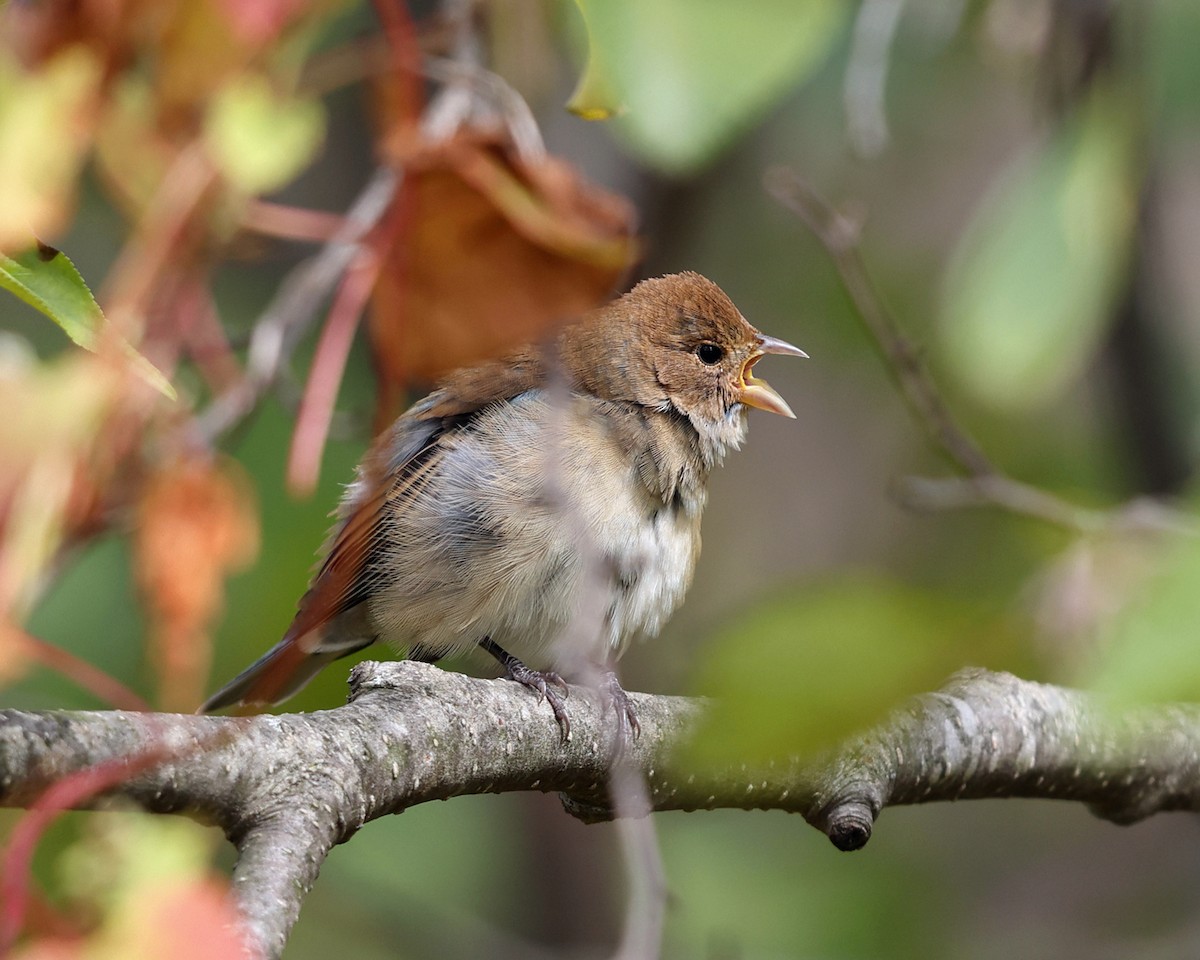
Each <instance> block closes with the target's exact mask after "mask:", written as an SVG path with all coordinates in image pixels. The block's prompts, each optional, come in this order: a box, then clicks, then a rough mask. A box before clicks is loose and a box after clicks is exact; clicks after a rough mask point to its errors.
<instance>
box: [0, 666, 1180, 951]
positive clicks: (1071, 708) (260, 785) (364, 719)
mask: <svg viewBox="0 0 1200 960" xmlns="http://www.w3.org/2000/svg"><path fill="white" fill-rule="evenodd" d="M572 692H573V693H574V694H575V696H573V698H572V700H571V722H572V731H573V733H572V737H571V739H570V740H569V741H568V742H567V743H566V744H562V743H561V742H560V741H559V735H558V728H557V725H556V724H555V723H554V721H553V718H552V717H551V715H550V713H549V712H548V710H546V709H545V707H544V706H543V705H541V704H539V703H538V701H537V700H536V699H535V698H533V697H531V696H530V695H529V692H528V691H526V690H524V689H523V688H520V687H518V686H517V685H516V684H512V683H508V682H505V681H502V680H478V679H474V678H471V677H467V676H464V675H462V674H457V673H449V672H445V671H442V670H439V669H437V668H435V667H431V666H429V665H426V664H421V663H414V662H394V663H370V662H368V663H362V664H360V665H359V666H357V667H356V668H355V669H354V671H353V672H352V674H351V699H350V703H349V704H347V705H346V706H344V707H340V708H338V709H335V710H327V711H321V712H317V713H310V714H285V715H281V716H271V715H263V716H257V717H249V718H225V717H199V716H184V715H164V714H139V713H124V712H41V713H37V712H23V711H17V710H6V711H0V804H3V805H5V806H28V805H30V804H31V803H33V802H34V801H35V800H36V799H37V798H38V796H40V795H41V794H42V792H43V791H45V790H46V789H47V788H48V787H49V786H51V785H52V784H53V783H55V782H56V781H58V780H59V779H61V778H62V777H64V776H67V775H69V774H71V773H73V772H75V771H79V770H81V769H85V768H87V767H90V766H93V765H95V764H97V763H105V762H109V763H111V762H113V761H120V760H121V759H122V758H137V757H139V756H140V755H144V754H145V753H146V752H147V751H152V750H153V751H162V752H164V753H166V754H167V755H168V756H169V759H167V760H165V761H163V762H161V763H159V764H157V765H156V766H153V767H146V766H145V765H144V764H141V765H139V764H137V763H136V762H133V763H131V776H130V777H129V779H128V780H127V781H125V782H124V783H122V784H121V785H120V786H119V787H117V788H116V789H114V790H111V791H109V793H108V794H107V795H108V796H119V797H124V798H127V799H129V800H132V801H134V802H135V803H137V804H139V805H140V806H142V807H144V808H146V809H147V810H151V811H156V812H161V813H175V812H189V813H192V814H194V815H197V816H199V817H200V818H202V819H205V820H207V821H209V822H212V823H215V824H218V825H219V826H221V828H222V829H223V830H224V831H225V834H226V836H228V837H229V839H230V840H231V841H232V842H233V843H234V844H235V845H236V846H237V847H238V850H239V854H240V857H239V861H238V865H237V868H236V870H235V874H234V881H235V886H236V889H237V895H238V898H239V904H240V907H241V910H242V912H243V914H244V915H245V917H246V919H247V924H248V927H249V930H250V932H251V935H252V937H253V938H254V942H255V943H256V944H257V945H258V946H259V947H260V948H261V950H262V952H263V954H264V955H265V956H268V957H277V956H278V955H279V953H280V951H281V950H282V949H283V944H284V942H285V940H286V937H287V934H288V931H289V930H290V929H291V926H292V924H293V923H294V922H295V919H296V916H297V914H298V913H299V909H300V904H301V901H302V900H303V897H304V894H305V893H306V892H307V891H308V889H309V888H310V887H311V885H312V883H313V882H314V880H315V879H316V876H317V872H318V871H319V869H320V865H321V863H322V862H323V860H324V858H325V856H326V854H327V853H328V852H329V850H330V849H331V848H332V847H333V846H334V845H335V844H337V843H341V842H344V841H345V840H347V839H349V838H350V837H351V836H352V835H353V834H354V833H355V831H357V830H358V829H359V827H361V826H362V825H363V824H365V823H367V822H368V821H370V820H373V819H375V818H377V817H381V816H384V815H387V814H391V813H396V812H398V811H400V810H403V809H405V808H407V807H410V806H413V805H415V804H418V803H423V802H425V801H427V800H434V799H445V798H448V797H453V796H462V795H467V794H478V793H491V792H497V793H498V792H503V791H511V790H541V791H546V792H549V791H556V792H559V793H562V794H563V795H564V805H565V806H566V808H567V810H568V811H569V812H571V813H572V814H573V815H575V816H577V817H580V818H582V819H585V820H599V819H605V818H606V817H608V816H609V813H608V811H609V805H608V797H607V792H606V784H607V781H608V777H609V758H610V756H611V743H610V739H611V730H610V729H609V727H610V724H609V723H608V720H609V718H608V717H607V716H606V715H605V711H604V708H603V706H602V705H601V704H599V703H598V702H597V701H596V699H595V698H593V697H591V696H590V695H589V694H588V692H587V691H584V690H581V689H579V688H573V690H572ZM633 699H634V702H635V704H636V706H637V710H638V716H639V719H640V721H641V726H642V735H641V737H640V739H639V740H638V741H637V742H636V743H635V744H634V745H633V746H632V747H631V748H630V751H629V754H628V757H629V761H630V762H631V763H633V764H634V765H635V767H636V768H637V769H639V770H641V771H642V773H643V774H644V776H645V777H646V781H647V787H648V796H649V800H650V804H651V806H652V807H653V809H655V810H699V809H713V808H717V807H734V808H742V809H751V808H758V809H782V810H788V811H792V812H795V813H799V814H801V815H802V816H804V818H805V819H806V820H807V821H808V822H809V823H811V824H812V825H813V826H815V827H816V828H817V829H819V830H821V831H822V832H824V833H825V834H826V835H827V836H829V838H830V839H831V840H832V841H833V842H834V844H835V845H836V846H838V847H839V848H840V849H843V850H855V849H858V848H860V847H862V846H863V845H864V844H865V843H866V842H867V841H868V840H869V839H870V835H871V830H872V828H873V825H874V822H875V819H876V818H877V817H878V815H879V813H880V812H881V811H882V810H883V809H884V808H885V807H887V806H895V805H899V804H914V803H928V802H933V801H938V800H958V799H969V798H983V797H1044V798H1057V799H1065V800H1074V801H1079V802H1082V803H1086V804H1088V805H1089V806H1090V807H1091V808H1092V810H1093V811H1094V812H1095V813H1097V815H1099V816H1101V817H1104V818H1106V819H1109V820H1112V821H1114V822H1117V823H1131V822H1133V821H1136V820H1140V819H1142V818H1144V817H1147V816H1149V815H1150V814H1152V813H1156V812H1159V811H1164V810H1193V811H1197V810H1200V751H1198V749H1197V747H1198V745H1200V706H1191V705H1189V706H1163V707H1154V708H1150V707H1147V708H1139V709H1132V710H1127V711H1124V712H1121V713H1116V712H1109V711H1108V710H1106V709H1105V708H1104V707H1103V705H1101V704H1100V703H1099V702H1098V701H1097V700H1096V699H1095V698H1094V697H1092V696H1090V695H1088V694H1085V693H1081V692H1078V691H1073V690H1067V689H1063V688H1060V687H1053V686H1047V685H1043V684H1037V683H1031V682H1028V681H1023V680H1020V679H1018V678H1016V677H1013V676H1011V675H1008V674H997V673H989V672H986V671H981V670H968V671H964V672H961V673H959V674H956V675H955V676H954V677H953V678H951V680H950V681H949V682H948V683H947V684H946V686H945V687H943V688H942V689H941V690H940V691H938V692H936V693H931V694H926V695H922V696H919V697H915V698H913V699H911V700H910V701H908V702H906V703H905V704H903V705H902V706H901V707H900V708H898V709H897V710H896V711H895V712H894V713H893V714H892V715H891V716H890V717H889V718H888V719H887V720H886V721H885V722H883V723H881V724H880V725H879V726H877V727H876V728H874V729H873V730H870V731H868V732H867V733H865V734H863V735H861V736H858V737H855V738H853V739H852V740H850V741H848V742H846V743H844V744H843V745H842V746H841V747H840V748H838V749H837V750H835V751H832V752H830V753H829V754H827V755H825V756H822V757H819V758H815V759H813V758H809V759H802V758H796V757H786V756H781V757H780V758H779V759H777V760H775V761H772V762H770V763H767V764H765V765H761V766H757V767H751V766H747V765H744V764H737V765H728V766H720V765H713V766H709V767H697V766H694V765H693V766H685V765H684V762H683V761H682V760H681V759H680V758H681V747H682V746H683V745H684V744H685V743H686V741H687V740H688V738H689V736H690V734H691V733H692V732H694V731H695V730H696V729H697V726H698V724H699V722H700V720H701V719H702V716H703V714H704V711H705V706H704V703H703V702H702V701H697V700H690V699H686V698H680V697H663V696H650V695H645V694H635V695H633Z"/></svg>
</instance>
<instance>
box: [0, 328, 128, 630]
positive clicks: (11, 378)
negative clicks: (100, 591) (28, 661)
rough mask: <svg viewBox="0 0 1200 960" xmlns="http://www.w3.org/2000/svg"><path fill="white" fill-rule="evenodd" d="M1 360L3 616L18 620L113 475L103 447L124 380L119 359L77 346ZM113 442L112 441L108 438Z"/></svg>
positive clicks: (0, 573)
mask: <svg viewBox="0 0 1200 960" xmlns="http://www.w3.org/2000/svg"><path fill="white" fill-rule="evenodd" d="M2 359H3V362H0V409H3V410H4V411H5V415H4V417H3V418H0V450H2V451H3V456H0V615H3V614H7V615H9V616H11V617H12V618H13V619H14V620H15V621H17V622H19V621H20V620H21V619H22V618H23V617H24V615H25V614H26V613H27V612H28V607H29V605H30V603H31V601H32V600H33V599H34V598H35V597H36V596H37V595H38V593H39V590H40V587H41V585H42V583H43V577H44V576H45V573H46V567H47V564H48V563H49V562H50V561H51V559H52V558H53V557H54V554H55V551H56V550H57V549H58V547H59V545H60V543H61V538H62V534H63V531H64V530H65V529H71V528H73V527H76V526H77V525H79V524H86V522H87V517H88V515H89V512H90V511H91V509H92V507H93V506H94V504H95V502H96V499H97V490H102V489H104V487H105V486H106V485H107V483H108V482H109V480H110V479H111V476H112V474H111V471H110V470H108V469H106V466H110V465H111V464H110V462H109V461H107V460H106V456H107V455H108V454H110V453H113V452H114V451H112V450H111V449H105V450H103V451H100V450H99V447H100V446H101V445H102V444H105V442H106V441H107V440H108V436H107V434H106V432H105V431H104V426H105V424H106V422H107V419H108V418H109V417H110V415H111V414H112V411H113V407H114V402H115V400H116V397H117V395H118V388H119V383H118V380H117V377H116V371H115V370H113V368H112V364H108V363H104V362H103V361H101V360H99V359H97V358H96V357H94V356H92V355H90V354H86V353H78V352H74V351H73V352H71V353H69V354H67V355H65V356H64V357H62V358H60V359H58V360H56V361H53V362H51V363H47V364H39V363H38V362H37V361H36V359H35V358H32V357H30V358H28V359H27V360H25V361H18V360H17V359H16V358H15V356H11V355H10V356H4V357H3V358H2ZM106 445H107V446H108V447H111V446H112V444H111V443H107V444H106Z"/></svg>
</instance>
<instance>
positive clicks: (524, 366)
mask: <svg viewBox="0 0 1200 960" xmlns="http://www.w3.org/2000/svg"><path fill="white" fill-rule="evenodd" d="M764 353H790V354H794V355H800V356H803V353H802V352H801V351H800V350H798V349H796V348H795V347H791V346H790V345H788V344H785V343H783V342H782V341H777V340H773V339H771V338H769V337H764V336H763V335H761V334H760V333H758V331H757V330H755V329H754V328H753V327H752V326H750V324H749V323H748V322H747V321H746V320H745V319H744V318H743V317H742V315H741V314H740V313H739V312H738V310H737V308H736V307H735V306H734V305H733V303H732V302H731V301H730V300H729V298H728V297H727V296H726V295H725V294H724V293H723V292H722V291H721V290H720V288H719V287H717V285H716V284H714V283H712V282H711V281H709V280H706V279H705V278H703V277H701V276H699V275H698V274H694V273H683V274H676V275H672V276H667V277H661V278H658V279H655V280H647V281H644V282H643V283H641V284H639V285H638V286H637V287H635V288H634V289H633V290H632V291H631V292H630V293H628V294H626V295H625V296H624V297H622V298H620V299H619V300H617V301H615V302H614V303H612V304H610V305H609V306H607V307H605V308H603V309H601V310H599V311H596V312H594V313H592V314H589V315H588V316H587V317H585V318H583V319H582V320H581V321H579V322H578V323H576V324H575V325H573V326H570V327H567V328H565V329H564V330H563V331H562V333H561V335H560V336H559V337H558V338H557V339H556V340H555V341H554V342H553V343H550V344H547V345H545V346H542V347H537V348H529V349H526V350H524V351H521V352H519V353H517V354H514V355H512V356H509V357H505V358H503V359H499V360H495V361H491V362H488V363H484V364H481V365H478V366H475V367H471V368H469V369H465V370H461V371H458V372H457V373H455V374H453V375H451V376H450V377H448V378H447V379H446V380H445V381H443V382H442V383H441V384H440V385H439V386H438V388H437V389H436V390H435V391H434V392H433V393H431V394H429V396H427V397H425V398H424V399H423V400H421V401H420V402H418V403H417V404H415V405H414V406H413V407H412V408H411V409H409V410H408V411H407V412H406V413H405V414H404V415H403V416H401V417H400V418H399V419H398V420H397V421H396V422H395V423H394V424H393V425H392V426H391V428H390V429H389V430H387V431H385V432H384V434H382V435H381V436H380V437H379V438H378V440H377V441H376V442H375V444H374V445H373V446H372V449H371V450H370V452H369V453H368V454H367V456H366V458H365V459H364V461H363V464H362V465H361V466H360V468H359V472H358V478H357V480H356V481H355V483H354V484H352V485H351V487H350V488H349V489H348V491H347V493H346V496H345V498H344V500H343V501H342V504H341V507H340V509H339V512H338V517H339V521H338V523H337V525H336V527H335V529H334V531H333V533H332V535H331V538H330V541H329V545H328V550H327V553H326V558H325V561H324V563H323V564H322V566H321V568H320V571H319V572H318V574H317V576H316V577H315V579H314V580H313V583H312V585H311V587H310V588H309V590H308V592H307V593H306V594H305V595H304V597H303V598H302V599H301V601H300V606H299V610H298V612H297V614H296V617H295V620H294V621H293V622H292V625H291V627H290V628H289V629H288V631H287V633H286V634H285V635H284V637H283V639H282V640H281V641H280V642H279V643H278V644H277V645H276V646H275V647H274V648H273V649H272V650H271V651H270V652H268V653H267V654H266V655H265V656H264V657H263V658H262V659H260V660H259V661H258V662H256V663H255V664H254V665H252V666H251V667H250V668H249V669H247V670H246V671H245V672H243V673H242V674H241V675H239V676H238V677H237V678H235V679H234V680H233V681H232V682H231V683H230V684H228V685H227V686H226V687H224V688H223V689H222V690H220V691H219V692H218V693H217V694H215V695H214V696H213V697H212V699H210V700H209V701H208V703H206V704H205V706H204V708H203V709H204V710H206V711H209V710H214V709H218V708H220V707H222V706H226V705H229V704H233V703H244V702H252V701H278V700H281V699H283V698H285V697H287V696H289V695H290V694H292V693H294V692H295V691H296V690H298V689H299V688H300V687H301V686H302V685H303V684H304V683H305V682H307V681H308V680H309V679H310V678H311V677H312V676H313V675H314V674H315V673H316V672H317V671H318V670H319V669H320V668H321V667H322V666H324V665H325V664H326V663H328V662H329V661H331V660H333V659H336V658H337V657H340V656H343V655H345V654H347V653H350V652H352V651H354V650H357V649H360V648H362V647H364V646H366V645H368V644H370V643H373V642H375V641H376V640H385V641H387V642H389V643H391V644H393V645H394V646H397V647H401V648H406V649H407V650H408V651H409V655H410V656H413V657H416V658H420V659H426V660H434V659H438V658H439V657H442V656H447V655H450V654H457V653H461V652H463V651H466V650H468V649H470V648H473V647H474V646H476V645H477V644H481V645H484V646H485V649H488V650H489V652H492V653H493V654H494V655H496V656H497V657H499V658H500V659H501V661H502V662H504V663H505V665H506V666H507V667H508V669H509V673H510V676H513V677H514V678H515V679H519V680H521V681H522V682H524V683H527V684H528V685H531V686H535V687H537V688H538V689H539V690H541V691H542V692H543V693H544V694H546V695H547V696H548V697H550V699H551V705H552V706H553V707H554V709H555V714H556V716H558V717H559V720H560V722H561V723H563V724H564V731H565V729H566V727H565V722H566V718H565V713H564V712H562V710H561V700H559V699H558V698H557V696H556V695H555V694H554V693H553V691H552V690H549V691H548V690H547V689H546V686H545V681H546V680H547V679H549V680H551V681H557V675H556V674H552V673H548V672H547V673H542V674H539V673H538V671H537V670H530V669H527V668H526V667H525V663H526V662H527V663H528V664H530V665H533V666H534V667H537V668H541V669H545V668H552V669H554V670H563V671H564V672H571V671H575V672H578V670H579V668H580V667H581V666H582V665H584V664H594V665H596V666H597V667H599V668H600V669H601V670H605V671H608V670H611V665H612V664H613V663H614V662H615V661H616V659H617V657H619V656H620V654H621V652H622V651H623V650H624V649H625V647H626V646H627V645H628V643H629V642H630V641H631V640H633V639H635V638H639V637H645V636H653V635H655V634H657V633H658V631H659V630H660V629H661V627H662V625H663V624H664V623H665V622H666V620H667V618H668V617H669V616H670V615H671V613H672V611H674V609H675V608H676V607H677V606H678V604H679V602H680V601H681V600H682V599H683V595H684V592H685V591H686V590H687V587H688V584H689V583H690V581H691V578H692V572H693V570H694V568H695V562H696V558H697V556H698V554H699V552H700V516H701V512H702V510H703V507H704V503H705V500H706V498H707V490H706V481H707V478H708V474H709V471H711V470H712V469H713V467H715V466H717V465H718V464H720V462H721V461H722V459H723V458H724V456H725V454H726V453H727V452H728V451H729V450H732V449H736V448H737V447H738V446H739V445H740V444H741V442H742V440H743V439H744V437H745V433H746V408H747V405H751V406H758V407H762V408H764V409H767V410H771V411H773V412H777V413H783V414H786V415H788V416H791V411H790V410H789V409H788V407H787V405H786V404H785V403H784V402H783V400H782V399H781V398H780V397H779V396H778V394H776V393H775V392H774V391H773V390H772V389H771V388H770V387H769V386H767V385H766V384H765V383H764V382H763V381H761V380H758V379H756V378H755V377H753V375H752V374H751V372H750V368H751V367H752V366H753V364H754V363H755V362H756V361H757V359H758V358H759V357H761V356H762V355H763V354H764ZM485 641H490V642H487V643H485ZM502 654H507V655H508V659H505V657H504V656H502ZM514 662H515V664H516V665H515V666H514ZM611 687H612V689H613V690H615V691H619V689H620V688H619V686H617V685H616V684H615V681H614V682H613V683H612V684H611ZM622 696H623V695H622ZM556 701H557V702H556ZM618 707H619V709H618V713H619V714H620V713H621V709H622V708H623V709H624V710H626V711H628V704H627V701H626V702H625V703H623V704H619V705H618ZM629 719H630V720H631V721H632V722H634V724H635V725H636V721H635V720H633V718H632V714H630V716H629Z"/></svg>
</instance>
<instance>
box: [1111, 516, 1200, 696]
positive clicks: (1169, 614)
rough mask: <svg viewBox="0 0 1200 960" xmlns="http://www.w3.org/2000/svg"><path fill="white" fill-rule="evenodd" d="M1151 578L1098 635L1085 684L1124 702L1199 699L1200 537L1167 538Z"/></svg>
mask: <svg viewBox="0 0 1200 960" xmlns="http://www.w3.org/2000/svg"><path fill="white" fill-rule="evenodd" d="M1160 563H1161V565H1160V567H1159V570H1158V572H1157V575H1156V576H1152V577H1150V578H1148V580H1147V582H1146V583H1145V585H1144V587H1143V588H1142V590H1141V591H1140V593H1139V595H1138V596H1137V597H1136V598H1134V599H1132V600H1131V601H1130V602H1129V603H1128V604H1127V605H1126V606H1125V608H1124V609H1123V610H1122V611H1121V612H1120V613H1119V614H1117V615H1116V616H1115V617H1114V618H1113V619H1112V621H1111V623H1110V626H1109V627H1108V629H1107V630H1106V631H1104V632H1102V633H1101V646H1102V647H1103V650H1104V653H1103V657H1102V664H1101V666H1100V668H1099V669H1098V670H1097V671H1096V672H1095V675H1094V678H1093V680H1092V683H1091V684H1090V686H1092V687H1094V688H1095V689H1096V690H1098V691H1100V692H1102V693H1105V694H1107V695H1109V696H1111V697H1112V698H1113V700H1115V701H1117V702H1119V703H1122V704H1125V703H1137V702H1146V701H1150V702H1167V701H1175V700H1180V701H1190V702H1196V701H1200V656H1198V655H1197V654H1198V650H1197V641H1196V624H1197V623H1200V589H1197V585H1198V584H1200V539H1197V538H1195V537H1184V538H1180V539H1179V540H1175V541H1168V542H1167V544H1166V546H1165V549H1163V551H1162V553H1161V555H1160Z"/></svg>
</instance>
